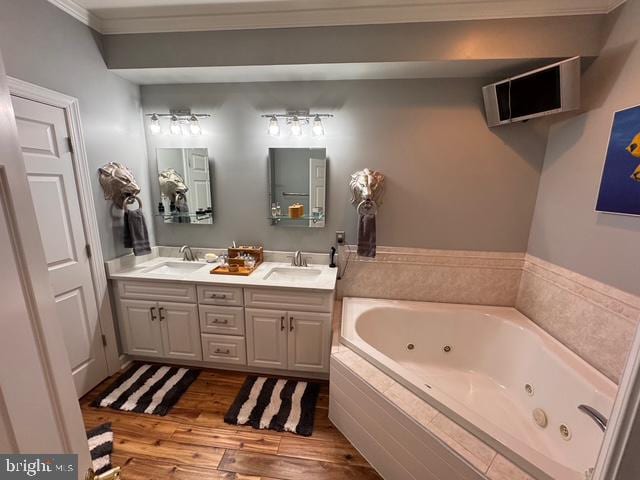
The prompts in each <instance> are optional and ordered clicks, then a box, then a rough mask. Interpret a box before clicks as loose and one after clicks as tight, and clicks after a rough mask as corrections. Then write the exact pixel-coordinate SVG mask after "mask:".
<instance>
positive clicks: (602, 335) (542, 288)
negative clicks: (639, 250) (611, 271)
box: [516, 255, 640, 383]
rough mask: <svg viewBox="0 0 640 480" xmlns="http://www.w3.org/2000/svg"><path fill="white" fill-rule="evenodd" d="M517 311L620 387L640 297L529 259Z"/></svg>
mask: <svg viewBox="0 0 640 480" xmlns="http://www.w3.org/2000/svg"><path fill="white" fill-rule="evenodd" d="M516 308H517V309H518V310H520V311H521V312H522V313H523V314H525V315H526V316H527V317H528V318H530V319H531V320H532V321H534V322H535V323H537V324H538V325H540V326H541V327H542V328H543V329H545V330H546V331H547V332H549V333H550V334H551V335H553V336H554V337H555V338H556V339H558V340H559V341H560V342H562V343H563V344H565V345H566V346H567V347H568V348H570V349H571V350H573V351H574V352H575V353H576V354H578V355H579V356H581V357H582V358H584V359H585V360H586V361H587V362H588V363H590V364H591V365H593V366H594V367H595V368H597V369H598V370H600V371H601V372H602V373H604V374H605V375H606V376H608V377H609V378H610V379H611V380H613V381H614V382H616V383H617V382H618V380H619V378H620V375H621V374H622V370H623V368H624V365H625V362H626V359H627V355H628V353H629V349H630V347H631V343H632V341H633V336H634V334H635V331H636V327H637V325H638V321H639V319H640V298H638V297H636V296H634V295H630V294H628V293H625V292H622V291H620V290H617V289H615V288H612V287H610V286H608V285H605V284H602V283H600V282H597V281H595V280H593V279H590V278H587V277H584V276H582V275H579V274H577V273H575V272H572V271H570V270H567V269H564V268H562V267H559V266H557V265H554V264H551V263H549V262H545V261H544V260H541V259H539V258H536V257H533V256H531V255H527V257H526V260H525V264H524V269H523V274H522V280H521V282H520V290H519V294H518V298H517V302H516Z"/></svg>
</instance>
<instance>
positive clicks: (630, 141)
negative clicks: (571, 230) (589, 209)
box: [596, 106, 640, 215]
mask: <svg viewBox="0 0 640 480" xmlns="http://www.w3.org/2000/svg"><path fill="white" fill-rule="evenodd" d="M596 210H597V211H599V212H605V213H620V214H624V215H640V106H637V107H631V108H627V109H626V110H620V111H619V112H616V113H615V115H614V117H613V125H612V127H611V137H610V138H609V148H608V149H607V157H606V159H605V162H604V170H603V172H602V180H601V182H600V193H599V195H598V203H597V205H596Z"/></svg>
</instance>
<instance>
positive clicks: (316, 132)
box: [311, 115, 324, 137]
mask: <svg viewBox="0 0 640 480" xmlns="http://www.w3.org/2000/svg"><path fill="white" fill-rule="evenodd" d="M311 130H312V131H313V136H314V137H324V126H323V125H322V119H321V118H320V115H316V116H315V118H314V119H313V128H312V129H311Z"/></svg>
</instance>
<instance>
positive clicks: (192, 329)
mask: <svg viewBox="0 0 640 480" xmlns="http://www.w3.org/2000/svg"><path fill="white" fill-rule="evenodd" d="M128 283H129V282H119V285H118V291H119V292H120V293H121V295H120V297H119V299H118V304H119V308H118V311H119V315H118V317H119V324H120V332H121V334H122V343H123V345H122V346H123V348H124V353H128V354H130V355H136V356H144V357H159V358H175V359H181V360H201V359H202V345H201V342H200V324H199V319H198V307H197V305H196V304H195V303H177V302H166V301H157V300H155V298H158V297H159V296H160V295H162V292H164V291H172V292H173V293H175V289H172V287H171V286H170V285H168V286H161V288H160V289H159V290H157V289H156V288H155V287H154V284H149V285H144V282H136V283H135V284H134V286H131V285H128ZM131 283H133V282H131ZM141 284H142V285H141ZM140 287H142V288H140ZM178 290H179V292H180V293H178V295H177V296H178V298H185V299H191V298H193V299H194V300H195V287H193V292H191V290H190V289H188V288H186V289H185V288H178ZM123 291H124V292H125V294H129V296H132V297H133V299H132V298H122V292H123ZM145 293H147V294H148V296H149V297H150V298H149V299H139V298H140V297H143V296H144V294H145ZM169 298H172V299H173V298H174V296H171V295H170V296H169Z"/></svg>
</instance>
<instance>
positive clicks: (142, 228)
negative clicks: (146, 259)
mask: <svg viewBox="0 0 640 480" xmlns="http://www.w3.org/2000/svg"><path fill="white" fill-rule="evenodd" d="M123 240H124V246H125V248H133V254H134V255H136V256H138V255H148V254H150V253H151V246H150V245H149V232H148V231H147V223H146V222H145V221H144V214H143V213H142V210H141V209H138V210H126V208H125V212H124V239H123Z"/></svg>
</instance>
